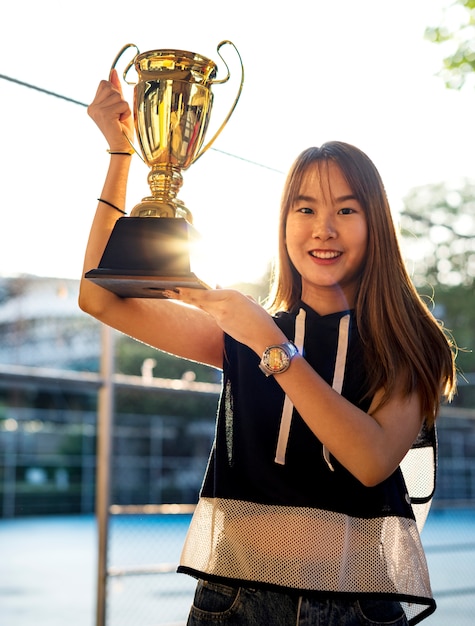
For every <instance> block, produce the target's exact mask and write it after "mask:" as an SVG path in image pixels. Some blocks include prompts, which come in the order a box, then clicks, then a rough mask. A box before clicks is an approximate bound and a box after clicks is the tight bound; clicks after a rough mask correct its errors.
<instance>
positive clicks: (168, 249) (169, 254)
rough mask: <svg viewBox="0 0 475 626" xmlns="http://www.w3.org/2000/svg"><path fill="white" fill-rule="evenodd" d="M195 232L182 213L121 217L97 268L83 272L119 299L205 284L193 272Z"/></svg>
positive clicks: (206, 286) (149, 295)
mask: <svg viewBox="0 0 475 626" xmlns="http://www.w3.org/2000/svg"><path fill="white" fill-rule="evenodd" d="M197 239H198V233H197V231H196V230H195V229H194V228H193V226H191V224H189V223H188V222H187V221H186V220H184V219H183V218H171V217H122V218H120V219H119V220H118V221H117V222H116V224H115V226H114V229H113V231H112V233H111V236H110V238H109V241H108V243H107V246H106V248H105V250H104V253H103V255H102V258H101V260H100V263H99V267H98V268H97V269H93V270H90V271H89V272H86V274H85V277H86V278H87V279H88V280H91V281H92V282H93V283H95V284H96V285H100V286H101V287H104V288H105V289H108V290H109V291H112V292H113V293H115V294H117V295H118V296H121V297H123V298H163V292H164V290H170V289H174V288H176V287H192V288H195V289H210V287H209V285H207V284H206V283H205V282H204V281H202V280H201V279H199V278H198V277H197V275H196V273H195V272H194V271H193V270H194V269H195V268H194V267H193V261H192V259H193V254H192V247H193V243H194V242H196V240H197Z"/></svg>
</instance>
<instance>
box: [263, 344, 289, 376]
mask: <svg viewBox="0 0 475 626" xmlns="http://www.w3.org/2000/svg"><path fill="white" fill-rule="evenodd" d="M266 361H267V363H266V365H267V367H268V368H269V369H270V370H272V371H273V372H281V371H282V370H285V369H286V368H287V367H288V365H289V361H290V359H289V355H288V354H287V353H286V352H285V350H283V349H282V348H280V347H276V348H270V349H269V352H268V354H267V359H266Z"/></svg>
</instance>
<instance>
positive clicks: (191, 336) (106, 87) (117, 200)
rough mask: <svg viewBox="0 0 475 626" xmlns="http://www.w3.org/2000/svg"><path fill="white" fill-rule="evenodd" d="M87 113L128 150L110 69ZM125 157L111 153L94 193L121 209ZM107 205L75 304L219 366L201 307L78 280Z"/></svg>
mask: <svg viewBox="0 0 475 626" xmlns="http://www.w3.org/2000/svg"><path fill="white" fill-rule="evenodd" d="M88 113H89V115H90V116H91V118H92V119H93V120H94V121H95V123H96V124H97V126H98V127H99V128H100V130H101V131H102V133H103V134H104V137H105V139H106V141H107V144H108V145H109V148H110V151H111V152H124V151H125V152H127V151H128V150H130V145H129V143H128V141H127V139H126V138H125V136H124V132H125V133H126V134H127V136H128V137H133V119H132V115H131V112H130V108H129V106H128V103H127V102H126V101H125V100H124V98H123V96H122V91H121V86H120V81H119V79H118V76H117V73H116V72H115V70H114V71H113V72H112V73H111V77H110V81H101V83H100V85H99V87H98V90H97V93H96V96H95V98H94V101H93V102H92V104H91V105H90V106H89V109H88ZM130 161H131V157H130V156H127V155H122V154H115V155H113V154H111V156H110V163H109V168H108V171H107V175H106V179H105V182H104V186H103V189H102V192H101V194H100V198H102V199H104V200H106V201H107V202H108V203H110V204H112V205H114V206H115V207H118V208H120V209H122V210H123V209H124V207H125V199H126V190H127V180H128V175H129V168H130ZM110 204H106V203H105V202H99V203H98V205H97V210H96V214H95V217H94V220H93V223H92V227H91V231H90V235H89V240H88V243H87V248H86V253H85V258H84V268H83V274H82V277H81V283H80V292H79V306H80V308H81V309H82V310H83V311H85V312H86V313H89V314H90V315H92V316H93V317H95V318H97V319H98V320H100V321H101V322H104V323H105V324H107V325H109V326H112V327H113V328H116V329H117V330H119V331H121V332H123V333H125V334H127V335H130V336H131V337H134V338H136V339H138V340H139V341H143V342H144V343H147V344H149V345H151V346H154V347H156V348H159V349H160V350H164V351H166V352H170V353H172V354H175V355H177V356H181V357H184V358H188V359H191V360H194V361H198V362H201V363H206V364H208V365H212V366H215V367H221V365H222V352H223V332H222V330H221V329H220V328H219V326H218V325H217V324H216V323H215V321H214V320H213V318H212V317H210V316H209V315H207V314H206V313H205V312H204V311H201V310H199V309H197V308H195V307H190V306H186V305H183V304H182V303H179V302H171V301H167V300H155V299H142V298H141V299H139V298H121V297H119V296H117V295H115V294H114V293H112V292H110V291H108V290H106V289H104V288H102V287H99V286H98V285H95V284H94V283H92V282H91V281H89V280H87V279H85V278H84V273H85V272H87V271H89V270H91V269H94V268H96V267H98V265H99V262H100V259H101V257H102V254H103V252H104V248H105V246H106V244H107V242H108V240H109V237H110V234H111V232H112V229H113V228H114V225H115V223H116V221H117V220H118V219H119V218H120V217H122V214H121V213H120V212H119V211H117V210H116V209H115V208H113V207H112V206H110ZM143 219H160V218H143Z"/></svg>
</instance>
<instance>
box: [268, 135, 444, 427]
mask: <svg viewBox="0 0 475 626" xmlns="http://www.w3.org/2000/svg"><path fill="white" fill-rule="evenodd" d="M328 162H334V163H335V164H336V165H337V166H338V167H339V168H340V170H341V172H342V173H343V175H344V177H345V179H346V181H347V183H348V185H349V186H350V188H351V190H352V192H353V194H354V195H355V197H356V199H357V200H358V201H359V203H360V204H361V206H362V207H363V209H364V211H365V214H366V220H367V225H368V248H367V255H366V261H365V263H364V267H363V268H362V271H361V277H360V284H359V288H358V292H357V296H356V302H355V314H356V319H357V324H358V328H359V332H360V335H361V338H362V340H363V343H364V346H365V354H366V357H365V358H366V368H367V372H368V375H369V377H370V390H369V392H368V395H370V396H372V395H374V393H375V392H376V391H377V390H378V389H383V390H384V394H383V398H382V400H381V405H382V404H384V403H385V402H386V401H387V400H388V399H389V397H390V395H391V392H392V390H393V389H394V388H395V387H396V385H397V386H398V387H399V386H400V385H402V391H403V393H405V394H410V393H412V392H413V391H415V390H417V392H418V393H419V396H420V399H421V411H422V415H423V416H424V418H425V419H426V420H427V422H428V424H432V423H433V421H434V420H435V417H436V415H437V412H438V409H439V404H440V400H441V397H442V396H445V397H446V398H447V399H450V398H451V397H452V395H453V394H454V392H455V387H456V372H455V357H454V349H453V346H452V344H451V340H450V338H449V336H448V335H447V334H446V332H445V331H444V329H443V327H442V325H441V324H440V323H439V322H438V321H437V320H436V319H435V318H434V317H433V316H432V314H431V312H430V311H429V309H428V308H427V306H426V304H425V303H424V302H423V301H422V300H421V298H420V297H419V295H418V293H417V291H416V290H415V288H414V285H413V283H412V281H411V279H410V277H409V275H408V273H407V270H406V267H405V264H404V261H403V258H402V255H401V251H400V248H399V243H398V238H397V234H396V230H395V227H394V223H393V219H392V216H391V211H390V207H389V203H388V199H387V196H386V192H385V189H384V185H383V182H382V180H381V177H380V175H379V172H378V170H377V169H376V167H375V165H374V164H373V162H372V161H371V160H370V159H369V158H368V156H367V155H366V154H365V153H364V152H362V151H361V150H359V149H358V148H356V147H354V146H351V145H349V144H346V143H343V142H337V141H332V142H328V143H325V144H324V145H322V146H321V147H320V148H308V149H307V150H305V151H304V152H302V153H301V154H300V156H299V157H298V158H297V159H296V161H295V162H294V164H293V166H292V168H291V170H290V172H289V174H288V176H287V180H286V183H285V186H284V191H283V194H282V203H281V211H280V221H279V251H278V260H277V263H276V266H275V269H274V277H273V285H272V289H271V295H270V298H269V301H268V308H269V310H270V311H271V312H276V311H278V310H289V309H291V308H292V307H293V306H295V305H296V304H297V302H298V301H299V300H300V297H301V290H302V282H301V277H300V275H299V273H298V272H297V270H296V269H295V267H294V265H293V264H292V261H291V260H290V257H289V254H288V252H287V247H286V243H285V229H286V223H287V216H288V213H289V210H290V208H291V206H292V204H293V202H294V201H295V198H296V197H297V196H298V193H299V189H300V187H301V184H302V180H303V178H304V176H305V174H306V172H307V171H308V169H309V167H312V166H313V167H315V166H321V165H326V164H328ZM381 405H380V406H381Z"/></svg>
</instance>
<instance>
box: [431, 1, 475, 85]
mask: <svg viewBox="0 0 475 626" xmlns="http://www.w3.org/2000/svg"><path fill="white" fill-rule="evenodd" d="M425 37H426V39H428V40H429V41H432V42H433V43H437V44H443V45H444V46H445V47H447V48H448V49H449V50H450V53H449V54H448V55H447V56H446V57H445V58H444V60H443V68H442V70H441V71H440V73H439V74H440V76H441V77H442V78H443V79H444V81H445V85H446V87H447V88H449V89H460V88H461V87H463V86H464V85H465V84H466V82H467V80H468V79H469V77H471V76H472V75H473V73H474V72H475V0H456V1H455V2H454V3H452V4H451V5H450V6H449V7H448V8H447V10H446V11H445V15H444V18H443V23H442V24H441V25H440V26H430V27H428V28H427V29H426V31H425Z"/></svg>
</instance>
